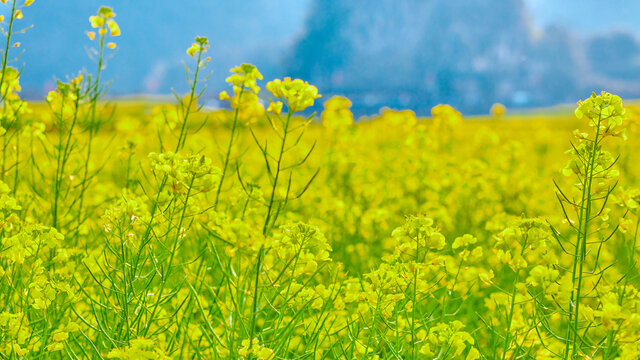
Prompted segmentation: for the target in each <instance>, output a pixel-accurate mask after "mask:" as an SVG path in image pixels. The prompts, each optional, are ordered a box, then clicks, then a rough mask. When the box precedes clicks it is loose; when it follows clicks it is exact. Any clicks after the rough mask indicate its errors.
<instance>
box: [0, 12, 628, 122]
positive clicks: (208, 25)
mask: <svg viewBox="0 0 640 360" xmlns="http://www.w3.org/2000/svg"><path fill="white" fill-rule="evenodd" d="M100 5H107V6H111V7H113V8H114V10H115V12H116V14H117V16H116V20H117V21H118V23H119V24H120V28H121V29H122V35H121V36H120V37H119V38H116V39H115V41H116V42H117V44H118V47H117V49H116V50H115V51H114V57H113V58H112V59H110V60H109V61H108V64H107V72H106V78H107V79H110V80H112V83H111V85H110V88H109V94H110V95H112V96H130V95H136V94H154V95H167V94H171V90H172V89H174V90H176V91H178V92H184V91H185V90H186V80H185V74H184V65H183V62H184V61H189V57H188V55H187V54H186V53H185V50H186V49H187V47H189V45H190V44H191V42H192V41H193V38H194V36H195V35H203V36H207V37H209V41H210V43H211V48H210V50H209V55H210V56H211V57H212V62H211V65H210V69H211V70H213V73H212V76H211V78H210V79H209V82H208V87H209V88H208V92H207V96H208V97H209V99H208V103H209V104H210V105H211V106H214V107H215V106H217V101H216V99H217V94H218V92H219V91H221V90H227V89H228V86H227V85H226V84H225V83H224V79H225V78H226V77H227V75H228V69H229V68H231V67H233V66H235V65H238V64H240V63H242V62H250V63H253V64H254V65H256V66H257V67H258V69H260V70H261V72H262V73H263V74H264V75H265V80H268V79H272V78H274V77H283V76H292V77H300V78H302V79H304V80H308V81H309V82H310V83H311V84H314V85H316V86H317V87H318V88H319V90H320V92H321V93H322V94H323V95H324V99H327V98H328V97H329V96H330V95H333V94H340V95H345V96H348V97H349V98H350V99H351V100H352V101H353V103H354V108H353V110H354V112H355V113H356V114H358V115H364V114H371V113H377V112H378V109H379V108H380V107H382V106H389V107H392V108H411V109H413V110H415V111H416V112H417V113H418V114H428V113H429V110H430V109H431V107H432V106H434V105H436V104H438V103H448V104H451V105H453V106H454V107H456V108H458V109H459V110H460V111H462V112H463V113H464V114H483V113H487V112H488V111H489V108H490V106H491V104H492V103H494V102H501V103H503V104H505V105H506V106H507V107H508V108H511V109H513V108H517V109H527V108H533V107H544V106H551V105H555V104H560V103H574V102H575V101H576V100H578V99H582V98H585V97H587V96H589V94H590V93H591V92H592V91H596V92H599V91H601V90H607V91H610V92H613V93H616V94H619V95H621V96H623V98H638V97H640V81H639V80H640V41H639V40H638V36H639V35H640V22H639V21H638V16H639V15H640V1H634V0H611V1H607V2H603V1H601V0H562V1H559V0H375V1H371V0H349V1H336V0H233V1H230V0H181V1H169V0H136V1H132V0H118V1H116V0H101V1H98V0H36V1H35V3H34V4H33V5H32V6H31V7H29V8H26V9H24V19H23V20H20V25H21V26H27V25H30V24H33V28H32V29H30V30H28V31H27V32H26V33H24V34H19V35H17V36H16V41H20V42H21V43H22V46H21V49H24V53H23V55H22V57H20V59H18V61H17V65H18V67H19V66H20V65H22V64H24V72H23V75H22V80H21V81H22V86H23V95H24V97H25V98H27V99H31V100H37V99H43V98H44V96H45V94H46V92H47V91H48V90H50V89H52V88H53V87H54V86H55V80H56V79H65V78H66V77H67V76H69V75H73V74H76V73H77V72H78V71H79V70H81V69H83V68H86V69H88V70H89V71H91V72H95V70H94V68H95V66H96V65H95V64H94V63H92V62H91V60H90V59H89V58H88V57H87V47H89V46H92V43H91V41H89V39H88V38H87V36H86V34H85V32H86V31H87V30H89V29H90V26H89V21H88V17H89V16H90V15H93V14H95V12H96V11H97V9H98V8H99V6H100ZM6 11H7V10H6V9H5V12H6ZM14 66H16V64H14ZM322 102H323V101H320V103H322Z"/></svg>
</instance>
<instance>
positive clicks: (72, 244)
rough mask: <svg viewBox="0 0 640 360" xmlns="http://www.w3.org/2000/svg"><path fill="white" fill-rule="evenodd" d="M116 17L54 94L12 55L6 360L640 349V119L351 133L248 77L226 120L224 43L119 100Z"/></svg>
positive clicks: (338, 116)
mask: <svg viewBox="0 0 640 360" xmlns="http://www.w3.org/2000/svg"><path fill="white" fill-rule="evenodd" d="M14 5H15V3H14ZM29 5H30V2H29V1H28V2H27V3H26V4H24V6H29ZM18 11H19V10H18ZM8 16H10V19H9V18H7V19H4V21H5V22H6V21H9V20H10V21H11V22H13V21H14V20H15V21H18V20H19V19H20V18H21V17H22V14H21V13H19V14H18V12H17V11H15V9H14V11H13V12H12V13H11V14H9V15H8ZM115 19H116V18H115V14H114V13H113V12H112V10H111V9H109V8H106V7H103V8H101V9H100V10H99V12H98V13H97V14H96V15H95V16H93V17H91V19H90V21H91V22H90V24H87V26H88V28H90V30H89V31H90V32H89V33H88V34H89V35H88V36H89V37H90V38H91V39H92V40H93V41H94V45H95V46H96V54H98V57H97V61H98V63H99V65H97V66H98V67H97V71H96V72H94V73H93V75H91V73H89V72H82V73H80V74H78V75H74V76H73V77H72V78H71V79H69V80H68V81H67V82H59V83H58V85H57V87H56V89H55V90H53V91H51V92H50V93H49V95H48V96H47V98H46V101H45V102H34V103H27V102H25V101H23V100H21V98H20V90H21V88H20V85H19V78H20V73H19V71H18V70H16V69H15V68H13V67H10V66H9V65H8V62H7V61H8V60H7V56H5V57H4V61H3V67H2V75H1V77H2V80H1V81H0V82H1V94H0V95H1V99H2V100H1V104H2V118H1V120H2V123H1V125H2V127H1V128H0V130H1V131H0V132H1V134H2V140H1V141H2V158H1V159H0V167H1V171H0V180H1V182H0V211H1V213H2V218H1V219H0V358H2V359H36V358H38V359H58V358H73V359H102V358H115V359H260V360H266V359H467V360H474V359H638V358H640V293H639V292H638V290H637V287H638V285H639V283H640V276H639V272H638V267H637V261H638V257H639V255H638V253H637V252H636V249H637V246H638V245H637V241H636V240H637V232H638V224H639V220H638V219H639V218H638V216H640V212H639V211H640V168H639V167H638V166H637V165H636V164H637V161H638V157H637V155H638V153H639V151H640V127H639V125H640V109H639V108H637V107H636V106H635V105H629V106H625V105H623V100H621V99H620V98H619V97H617V96H615V95H611V94H608V93H602V94H593V95H592V96H590V97H588V94H587V95H586V96H585V99H583V101H580V102H579V103H578V105H576V106H575V113H574V112H573V109H568V108H566V109H565V108H564V107H563V108H559V109H552V110H549V111H540V112H532V113H528V114H527V113H523V114H510V113H509V110H508V109H505V108H504V107H502V106H501V105H495V106H494V107H493V108H492V111H491V115H488V116H478V117H471V118H467V117H462V116H461V115H460V113H459V112H458V111H456V110H455V109H454V108H452V107H450V106H448V105H438V106H436V107H434V108H433V109H432V116H431V117H428V118H418V117H416V115H415V114H414V112H412V111H411V110H402V111H397V110H390V109H383V110H381V111H380V113H379V114H378V115H374V116H370V117H363V118H360V119H354V116H353V114H352V112H351V111H350V107H351V102H350V101H349V100H348V99H346V98H344V97H332V98H329V99H327V98H324V97H322V96H321V94H322V89H317V88H316V87H315V86H313V85H312V84H309V83H307V82H305V81H303V80H299V79H294V80H292V79H289V78H285V79H276V80H270V81H264V80H263V79H262V75H261V74H260V72H259V70H258V69H257V68H255V67H254V66H253V65H248V64H242V65H240V66H238V67H237V68H234V69H231V72H230V76H229V78H228V80H227V82H228V83H229V87H228V88H227V89H218V90H217V91H215V93H216V94H217V93H218V92H220V93H219V95H216V96H217V97H219V99H220V100H222V101H224V102H226V103H227V104H228V106H229V109H228V110H209V109H207V108H204V107H203V106H202V105H201V104H202V103H203V100H204V97H203V96H204V95H203V94H204V93H203V91H205V90H204V89H205V88H204V83H205V81H206V74H207V68H206V66H207V64H208V62H209V61H215V60H210V59H209V58H208V56H209V52H208V49H209V44H208V41H207V39H206V38H203V37H198V38H196V40H195V42H194V43H193V44H192V45H191V46H190V47H188V49H187V50H186V51H187V54H188V55H189V56H190V63H188V64H187V66H188V67H189V71H188V72H187V76H188V78H187V79H186V81H187V82H188V84H189V86H190V89H191V91H190V92H189V93H187V94H180V95H178V96H177V99H176V101H175V102H174V103H171V104H169V103H167V104H164V103H156V102H152V101H143V100H130V101H127V100H119V101H109V100H108V97H107V96H106V94H105V89H106V88H105V85H104V79H101V78H100V73H101V71H102V60H103V58H105V57H106V55H105V54H108V52H109V51H110V50H111V48H114V47H116V45H115V43H114V42H112V41H115V40H114V38H115V37H117V36H118V35H120V29H119V27H118V25H117V23H116V22H115ZM111 44H113V45H111ZM10 45H11V40H10V38H9V39H8V40H7V49H9V46H10ZM11 46H13V45H11ZM7 53H8V51H7V52H5V54H7ZM206 91H207V92H212V91H214V90H213V89H207V90H206ZM576 100H578V99H576ZM318 103H320V104H323V105H322V106H323V110H322V111H321V112H320V113H319V114H310V113H309V111H308V110H309V109H310V107H311V106H313V105H314V104H315V105H317V104H318ZM574 129H577V130H575V131H574Z"/></svg>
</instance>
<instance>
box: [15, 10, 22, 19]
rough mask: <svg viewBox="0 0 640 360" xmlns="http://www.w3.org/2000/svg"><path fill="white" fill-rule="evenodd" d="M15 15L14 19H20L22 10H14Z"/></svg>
mask: <svg viewBox="0 0 640 360" xmlns="http://www.w3.org/2000/svg"><path fill="white" fill-rule="evenodd" d="M15 17H16V19H22V17H23V15H22V10H16V15H15Z"/></svg>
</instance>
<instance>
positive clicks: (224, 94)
mask: <svg viewBox="0 0 640 360" xmlns="http://www.w3.org/2000/svg"><path fill="white" fill-rule="evenodd" d="M219 98H220V100H229V99H231V98H230V97H229V94H228V93H227V92H226V91H221V92H220V96H219Z"/></svg>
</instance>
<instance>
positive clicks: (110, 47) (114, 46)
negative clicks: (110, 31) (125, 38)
mask: <svg viewBox="0 0 640 360" xmlns="http://www.w3.org/2000/svg"><path fill="white" fill-rule="evenodd" d="M107 47H108V48H109V49H115V48H116V43H114V42H110V43H108V44H107Z"/></svg>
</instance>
